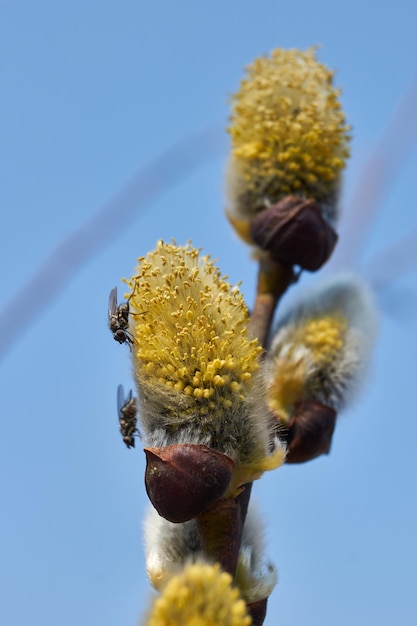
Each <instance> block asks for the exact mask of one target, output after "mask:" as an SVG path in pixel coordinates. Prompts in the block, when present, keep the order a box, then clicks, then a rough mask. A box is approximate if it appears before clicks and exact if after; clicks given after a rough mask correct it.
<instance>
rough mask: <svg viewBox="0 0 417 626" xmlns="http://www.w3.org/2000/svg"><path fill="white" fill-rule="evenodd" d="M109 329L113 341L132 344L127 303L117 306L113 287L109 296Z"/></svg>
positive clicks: (115, 291) (115, 292)
mask: <svg viewBox="0 0 417 626" xmlns="http://www.w3.org/2000/svg"><path fill="white" fill-rule="evenodd" d="M109 328H110V330H111V332H112V333H113V339H115V341H118V342H119V343H127V344H128V345H129V347H130V346H131V344H132V343H133V339H132V336H131V335H130V333H129V331H128V328H129V301H127V302H122V304H119V305H118V304H117V287H113V289H112V290H111V292H110V296H109Z"/></svg>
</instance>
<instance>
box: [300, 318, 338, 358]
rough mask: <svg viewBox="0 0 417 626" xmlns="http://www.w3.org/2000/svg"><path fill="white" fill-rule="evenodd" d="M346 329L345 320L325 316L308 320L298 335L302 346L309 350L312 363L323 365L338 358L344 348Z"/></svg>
mask: <svg viewBox="0 0 417 626" xmlns="http://www.w3.org/2000/svg"><path fill="white" fill-rule="evenodd" d="M346 329H347V320H346V319H344V318H342V317H340V316H337V317H332V316H326V317H321V318H318V319H312V320H308V321H307V322H306V324H305V326H304V328H303V329H301V330H300V335H301V334H302V335H303V342H304V344H305V345H306V346H307V347H308V348H309V349H310V350H311V353H312V356H313V361H314V362H316V363H319V364H325V363H330V362H331V361H332V360H334V359H335V358H337V357H338V356H339V354H340V352H341V351H342V349H343V347H344V336H345V333H346Z"/></svg>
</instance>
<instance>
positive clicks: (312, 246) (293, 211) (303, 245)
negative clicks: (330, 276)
mask: <svg viewBox="0 0 417 626" xmlns="http://www.w3.org/2000/svg"><path fill="white" fill-rule="evenodd" d="M250 233H251V236H252V239H253V241H254V242H255V243H256V244H257V245H258V246H259V247H260V248H261V249H262V250H266V251H268V252H269V254H270V255H271V257H272V258H273V259H274V260H275V261H278V262H281V263H284V264H286V265H289V266H290V267H292V266H294V265H298V266H299V267H301V268H303V269H305V270H308V271H310V272H315V271H316V270H318V269H320V267H322V265H324V263H326V261H327V260H328V259H329V258H330V256H331V254H332V252H333V250H334V247H335V245H336V242H337V239H338V235H337V233H336V231H335V230H334V229H333V228H332V227H331V226H330V224H329V223H328V222H327V220H326V219H325V217H324V215H323V212H322V211H321V209H320V207H319V205H318V204H317V203H316V202H315V200H304V199H301V198H297V197H295V196H288V197H287V198H284V199H283V200H281V201H280V202H278V203H277V204H273V205H271V206H270V207H268V208H266V209H265V210H264V211H261V212H260V213H258V214H257V215H255V217H254V218H253V219H252V221H251V224H250Z"/></svg>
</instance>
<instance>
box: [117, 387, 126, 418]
mask: <svg viewBox="0 0 417 626" xmlns="http://www.w3.org/2000/svg"><path fill="white" fill-rule="evenodd" d="M125 404H126V402H125V390H124V389H123V385H119V386H118V387H117V415H118V416H119V419H123V413H122V409H123V407H124V405H125Z"/></svg>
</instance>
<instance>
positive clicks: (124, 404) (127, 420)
mask: <svg viewBox="0 0 417 626" xmlns="http://www.w3.org/2000/svg"><path fill="white" fill-rule="evenodd" d="M117 414H118V416H119V425H120V433H121V435H122V437H123V441H124V442H125V444H126V446H127V447H128V448H134V447H135V439H134V435H135V434H136V435H139V431H138V429H137V426H136V424H137V417H136V414H137V402H136V398H134V397H133V395H132V390H131V389H130V390H129V393H128V394H127V396H126V398H125V392H124V389H123V385H119V386H118V387H117Z"/></svg>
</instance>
